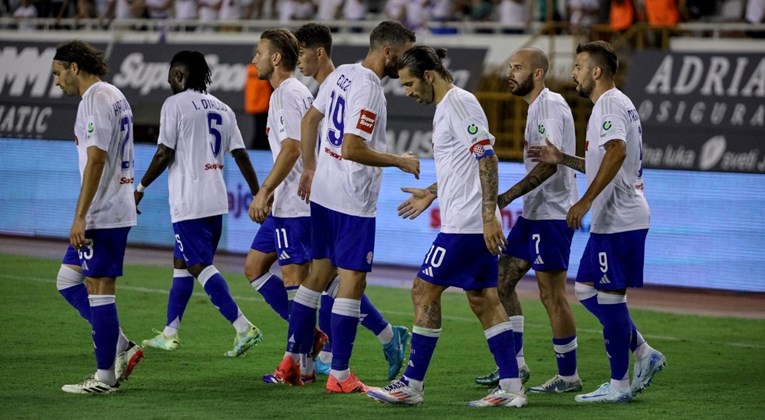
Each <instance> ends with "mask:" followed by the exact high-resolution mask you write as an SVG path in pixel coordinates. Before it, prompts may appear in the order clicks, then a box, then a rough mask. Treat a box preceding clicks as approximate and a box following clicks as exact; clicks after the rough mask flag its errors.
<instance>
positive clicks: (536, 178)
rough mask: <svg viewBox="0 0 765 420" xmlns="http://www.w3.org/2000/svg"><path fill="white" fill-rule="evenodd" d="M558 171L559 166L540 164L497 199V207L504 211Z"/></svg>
mask: <svg viewBox="0 0 765 420" xmlns="http://www.w3.org/2000/svg"><path fill="white" fill-rule="evenodd" d="M557 171H558V167H557V165H551V164H549V163H544V162H539V163H538V164H537V166H535V167H534V168H533V169H532V170H531V171H529V173H528V174H526V176H525V177H523V179H521V180H520V181H518V182H517V183H516V184H515V185H513V186H512V187H510V189H508V190H507V191H505V192H504V193H502V194H500V195H499V197H497V205H498V206H499V208H501V209H503V208H505V207H507V205H508V204H510V203H512V202H513V200H515V199H516V198H518V197H521V196H523V195H525V194H527V193H529V192H530V191H533V190H534V189H535V188H536V187H538V186H540V185H542V183H543V182H545V181H546V180H547V178H550V177H551V176H553V174H555V172H557Z"/></svg>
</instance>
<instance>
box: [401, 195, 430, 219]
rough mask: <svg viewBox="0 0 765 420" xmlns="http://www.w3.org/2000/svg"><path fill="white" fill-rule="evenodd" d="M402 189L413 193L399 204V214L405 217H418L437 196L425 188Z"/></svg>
mask: <svg viewBox="0 0 765 420" xmlns="http://www.w3.org/2000/svg"><path fill="white" fill-rule="evenodd" d="M401 191H403V192H405V193H409V194H412V195H411V196H410V197H409V198H407V199H406V201H404V202H403V203H401V205H400V206H398V215H399V216H400V217H402V218H404V219H409V220H412V219H414V218H416V217H417V216H419V215H420V214H422V212H423V211H425V209H427V208H428V207H430V204H431V203H433V200H435V199H436V196H435V195H433V193H431V192H430V191H428V190H427V189H425V188H402V189H401Z"/></svg>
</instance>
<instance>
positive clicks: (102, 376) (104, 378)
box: [96, 368, 117, 386]
mask: <svg viewBox="0 0 765 420" xmlns="http://www.w3.org/2000/svg"><path fill="white" fill-rule="evenodd" d="M96 379H98V380H99V381H101V382H103V383H105V384H107V385H110V386H114V385H117V376H116V375H115V374H114V368H112V369H109V370H106V369H98V370H97V371H96Z"/></svg>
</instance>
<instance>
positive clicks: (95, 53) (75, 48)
mask: <svg viewBox="0 0 765 420" xmlns="http://www.w3.org/2000/svg"><path fill="white" fill-rule="evenodd" d="M53 59H54V60H56V61H61V62H64V63H70V64H71V63H77V66H79V67H80V68H81V69H82V70H85V71H86V72H88V73H90V74H92V75H95V76H98V77H101V76H104V75H106V73H107V72H108V71H109V65H108V64H106V58H104V53H103V52H102V51H99V50H97V49H96V48H95V47H93V46H92V45H90V44H88V43H85V42H82V41H76V40H75V41H69V42H65V43H63V44H59V46H58V47H56V54H55V55H54V56H53ZM66 67H67V68H68V67H69V64H67V65H66Z"/></svg>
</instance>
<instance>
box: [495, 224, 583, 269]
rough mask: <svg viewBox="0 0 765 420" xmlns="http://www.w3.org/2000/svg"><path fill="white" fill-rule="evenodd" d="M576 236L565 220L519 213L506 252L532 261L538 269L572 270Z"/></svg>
mask: <svg viewBox="0 0 765 420" xmlns="http://www.w3.org/2000/svg"><path fill="white" fill-rule="evenodd" d="M573 237H574V229H571V228H570V227H568V225H567V224H566V221H565V220H529V219H524V218H523V217H519V218H518V220H517V221H516V222H515V225H514V226H513V228H512V229H510V233H509V234H508V235H507V248H506V249H505V254H506V255H509V256H511V257H516V258H520V259H522V260H524V261H530V262H531V268H533V269H534V271H553V270H568V258H569V256H570V255H571V238H573Z"/></svg>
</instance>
